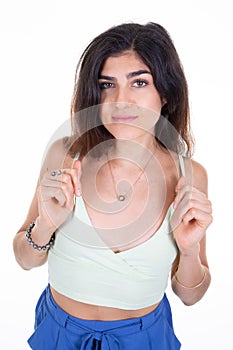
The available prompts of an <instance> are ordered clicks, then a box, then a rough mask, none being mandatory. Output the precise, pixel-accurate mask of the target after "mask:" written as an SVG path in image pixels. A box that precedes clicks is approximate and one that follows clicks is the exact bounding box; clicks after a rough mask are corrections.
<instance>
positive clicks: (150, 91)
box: [99, 51, 163, 139]
mask: <svg viewBox="0 0 233 350" xmlns="http://www.w3.org/2000/svg"><path fill="white" fill-rule="evenodd" d="M99 86H100V90H101V104H102V106H101V120H102V123H103V124H104V126H105V127H106V129H108V130H109V131H110V132H111V134H112V135H113V136H114V137H115V138H117V139H136V138H137V137H139V136H142V135H145V133H147V134H148V132H150V133H151V134H153V135H154V126H155V124H156V122H157V121H158V119H159V116H160V113H161V108H162V106H163V104H162V101H161V98H160V95H159V93H158V91H157V90H156V88H155V86H154V83H153V77H152V74H151V72H150V69H149V68H148V67H147V66H146V65H145V64H144V63H143V61H142V60H141V59H140V58H139V57H138V56H137V55H136V54H135V52H133V51H127V52H125V53H123V54H122V55H120V56H117V57H109V58H107V59H106V61H105V63H104V66H103V69H102V71H101V74H100V76H99Z"/></svg>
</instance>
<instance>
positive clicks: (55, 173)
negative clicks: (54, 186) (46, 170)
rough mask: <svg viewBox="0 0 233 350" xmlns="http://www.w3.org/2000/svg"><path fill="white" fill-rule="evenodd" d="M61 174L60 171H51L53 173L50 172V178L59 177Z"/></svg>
mask: <svg viewBox="0 0 233 350" xmlns="http://www.w3.org/2000/svg"><path fill="white" fill-rule="evenodd" d="M61 173H62V171H61V169H59V170H53V171H51V173H50V175H51V176H56V175H61Z"/></svg>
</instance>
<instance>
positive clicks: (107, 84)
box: [99, 81, 114, 90]
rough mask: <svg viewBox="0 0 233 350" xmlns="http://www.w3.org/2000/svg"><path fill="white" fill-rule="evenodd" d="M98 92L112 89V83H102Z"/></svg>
mask: <svg viewBox="0 0 233 350" xmlns="http://www.w3.org/2000/svg"><path fill="white" fill-rule="evenodd" d="M99 87H100V90H106V89H110V88H112V87H114V84H113V83H110V82H109V81H103V82H102V83H100V84H99Z"/></svg>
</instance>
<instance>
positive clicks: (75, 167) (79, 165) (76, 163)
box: [73, 159, 81, 170]
mask: <svg viewBox="0 0 233 350" xmlns="http://www.w3.org/2000/svg"><path fill="white" fill-rule="evenodd" d="M73 169H76V170H79V169H81V161H80V160H79V159H77V160H75V161H74V163H73Z"/></svg>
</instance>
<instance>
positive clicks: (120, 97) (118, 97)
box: [113, 87, 133, 106]
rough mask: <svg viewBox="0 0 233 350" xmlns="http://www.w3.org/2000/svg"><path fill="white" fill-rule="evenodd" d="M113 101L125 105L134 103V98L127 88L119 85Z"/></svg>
mask: <svg viewBox="0 0 233 350" xmlns="http://www.w3.org/2000/svg"><path fill="white" fill-rule="evenodd" d="M113 100H114V101H113V102H116V103H117V104H119V106H123V105H124V104H128V103H133V98H132V96H131V94H130V91H129V90H128V89H127V88H123V87H118V88H117V89H116V91H115V93H114V96H113Z"/></svg>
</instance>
